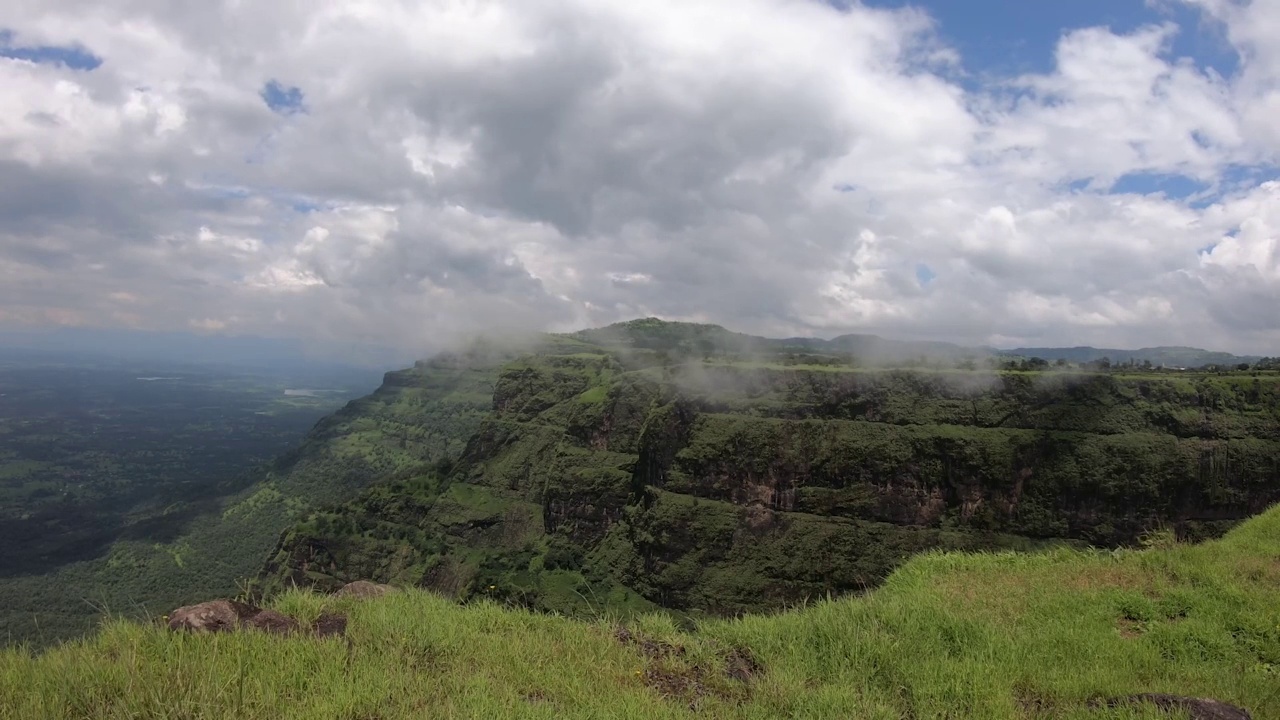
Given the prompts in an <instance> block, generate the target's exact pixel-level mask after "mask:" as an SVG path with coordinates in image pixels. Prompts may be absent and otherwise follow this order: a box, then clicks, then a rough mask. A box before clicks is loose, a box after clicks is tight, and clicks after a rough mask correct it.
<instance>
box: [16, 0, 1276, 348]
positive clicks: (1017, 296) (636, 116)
mask: <svg viewBox="0 0 1280 720" xmlns="http://www.w3.org/2000/svg"><path fill="white" fill-rule="evenodd" d="M1196 4H1198V5H1199V6H1200V7H1202V9H1203V10H1204V12H1205V13H1206V14H1207V17H1209V18H1212V19H1213V22H1219V23H1222V25H1223V27H1224V28H1226V36H1227V37H1228V38H1229V40H1230V42H1231V43H1232V44H1233V46H1234V47H1235V48H1237V49H1238V51H1239V52H1240V53H1241V54H1242V57H1243V60H1242V62H1241V67H1240V70H1239V72H1238V73H1237V74H1235V75H1233V76H1231V77H1226V78H1224V77H1220V76H1218V75H1217V74H1215V73H1214V72H1212V71H1209V70H1206V69H1204V68H1202V67H1199V66H1197V65H1196V64H1195V63H1194V62H1193V61H1190V60H1185V59H1180V58H1176V57H1172V56H1171V54H1170V45H1171V39H1172V37H1173V36H1174V34H1175V33H1179V32H1181V33H1186V32H1194V31H1195V29H1194V28H1187V27H1182V28H1179V27H1175V26H1172V25H1169V24H1153V25H1151V26H1148V27H1144V28H1140V29H1138V30H1136V31H1134V32H1133V33H1130V34H1126V35H1119V34H1115V33H1113V32H1111V31H1108V30H1106V29H1103V28H1082V29H1078V30H1074V31H1071V32H1069V33H1067V34H1065V35H1064V36H1063V37H1062V38H1061V41H1060V43H1059V45H1058V47H1057V50H1056V55H1055V57H1056V69H1055V71H1054V72H1051V73H1047V74H1043V75H1034V76H1024V77H1016V78H1006V79H1004V81H1002V82H999V83H995V84H989V85H986V86H975V85H974V84H973V82H975V81H973V80H972V78H970V79H969V80H968V83H969V84H966V85H961V84H960V83H959V81H958V80H956V77H957V74H958V73H957V69H958V67H959V65H960V64H962V63H963V62H964V58H963V57H960V56H959V55H958V54H957V53H956V51H955V50H954V49H952V48H949V47H947V46H946V45H945V44H944V43H942V42H941V41H940V40H939V39H938V37H937V36H936V35H935V33H934V31H935V27H934V25H933V21H932V20H931V19H930V18H929V17H928V16H927V15H926V14H925V13H923V12H920V11H916V10H900V11H885V10H873V9H869V8H866V7H863V6H858V5H855V6H854V7H853V8H851V9H850V10H848V11H847V12H839V11H837V10H835V9H833V8H831V7H829V6H827V5H825V4H823V3H819V2H816V1H808V0H743V1H742V2H738V3H735V4H734V6H733V10H732V12H725V6H724V4H723V3H721V2H713V1H712V0H680V1H679V2H677V1H676V0H661V1H655V2H651V3H642V4H637V3H633V2H622V1H621V0H607V1H600V0H596V1H592V2H587V1H586V0H579V1H573V2H563V1H562V2H550V0H543V1H536V0H531V1H529V2H519V3H516V2H502V1H498V0H485V1H479V2H469V3H456V2H447V1H445V0H432V1H429V2H419V3H398V2H392V3H372V2H363V1H360V0H333V1H331V2H323V3H318V4H301V5H299V4H293V3H275V4H271V5H270V6H263V7H261V8H258V7H255V8H254V9H253V11H252V12H249V11H248V10H247V9H245V8H244V7H243V6H239V5H237V4H217V3H210V4H205V5H202V6H199V7H187V8H183V9H181V10H179V9H178V8H176V7H175V6H173V5H172V4H170V3H161V2H158V1H154V0H136V1H135V2H129V3H124V2H111V3H89V2H87V0H68V1H67V2H60V3H47V2H35V1H34V0H15V1H14V2H10V3H7V4H6V5H5V8H4V9H3V10H0V27H8V28H12V29H14V31H15V33H16V35H15V37H16V38H17V40H18V41H21V42H27V43H29V44H44V45H59V44H62V45H66V44H72V43H80V44H83V45H84V46H85V47H87V48H88V49H89V50H91V51H92V52H94V53H95V54H97V55H98V56H100V57H101V58H102V59H103V63H102V65H101V66H100V67H99V68H97V69H96V70H93V71H92V72H82V71H74V70H69V69H66V68H62V67H58V66H55V65H50V64H36V63H30V62H21V61H13V60H5V59H0V171H2V172H0V278H3V279H4V282H2V283H0V307H5V308H6V309H7V310H6V313H5V315H4V317H3V318H0V320H3V321H5V322H18V321H23V322H77V323H88V324H104V325H109V324H119V323H125V322H126V321H127V323H126V324H130V325H140V326H146V327H155V328H184V327H200V328H203V329H207V330H210V331H219V330H225V331H228V332H230V331H235V332H258V333H263V334H271V335H296V336H305V337H317V338H329V339H332V338H345V339H348V340H349V341H350V342H351V343H359V342H361V341H368V342H380V343H393V344H400V345H402V346H404V347H407V348H413V349H415V350H418V349H420V350H424V351H425V350H427V349H429V348H431V347H436V346H439V345H440V344H441V343H444V342H447V341H449V340H450V339H452V338H456V337H459V336H461V335H464V334H466V333H467V332H468V331H470V330H473V329H495V328H496V329H503V328H511V329H529V328H536V327H545V328H554V329H565V328H568V327H573V326H581V325H585V324H599V323H605V322H609V321H613V320H618V319H623V318H626V317H630V316H635V315H642V314H659V315H662V316H666V317H672V318H683V319H705V320H711V321H716V322H721V323H723V324H726V325H729V326H731V327H733V328H735V329H741V330H748V331H759V332H768V333H780V334H796V333H806V332H819V333H836V332H847V331H855V330H856V331H871V332H880V333H884V334H889V335H895V336H921V337H939V338H947V339H954V340H961V341H966V342H972V343H983V342H1024V341H1025V342H1034V343H1036V344H1041V343H1072V344H1075V343H1095V344H1119V345H1131V346H1136V345H1143V344H1152V343H1174V342H1189V343H1194V344H1200V345H1214V346H1216V347H1222V348H1226V349H1234V350H1241V351H1258V352H1271V353H1276V352H1278V351H1277V345H1280V317H1272V316H1273V315H1276V314H1275V313H1274V312H1267V311H1265V305H1266V304H1267V303H1273V302H1274V301H1276V300H1277V299H1280V266H1278V265H1277V255H1276V254H1277V250H1276V242H1277V241H1276V238H1277V233H1278V228H1280V217H1277V209H1276V208H1277V206H1280V193H1278V192H1277V190H1276V187H1275V185H1267V184H1264V183H1263V182H1262V181H1261V179H1265V177H1266V176H1267V175H1268V174H1269V175H1271V176H1272V177H1274V176H1275V163H1276V161H1277V158H1278V153H1280V134H1277V133H1278V132H1280V131H1277V130H1276V129H1275V128H1276V126H1275V124H1274V122H1273V121H1271V120H1270V118H1273V117H1275V116H1276V110H1277V109H1280V51H1277V50H1276V49H1275V47H1276V46H1275V44H1274V43H1273V42H1270V40H1269V38H1272V37H1274V36H1275V33H1274V32H1271V31H1272V30H1275V29H1276V28H1280V6H1278V5H1277V3H1275V2H1264V1H1263V0H1255V1H1254V2H1253V3H1249V4H1241V3H1236V2H1226V1H1225V0H1221V1H1220V0H1196ZM270 81H277V82H279V83H280V84H281V85H283V86H289V87H294V86H296V87H297V88H299V89H300V90H301V92H302V93H303V96H304V98H303V104H304V106H305V108H306V110H305V112H300V113H292V114H288V115H284V116H282V115H277V114H274V113H272V112H271V110H270V109H269V108H267V107H266V105H265V103H264V102H263V100H262V98H261V97H260V96H259V92H260V91H261V90H262V88H263V87H264V85H266V84H267V83H268V82H270ZM1245 165H1249V166H1254V167H1255V169H1257V167H1258V166H1261V175H1260V176H1258V177H1259V178H1260V179H1253V180H1246V181H1241V180H1240V178H1241V177H1245V175H1242V170H1241V167H1242V166H1245ZM1168 174H1181V175H1185V176H1187V177H1190V178H1193V179H1195V180H1197V181H1199V182H1201V183H1202V184H1203V185H1204V186H1205V187H1206V188H1207V190H1206V191H1205V194H1204V195H1203V196H1202V197H1200V198H1199V199H1197V200H1196V201H1194V202H1193V201H1192V200H1191V199H1190V198H1182V197H1178V196H1169V195H1168V194H1161V193H1159V192H1149V193H1145V194H1139V193H1127V194H1126V193H1110V192H1109V191H1110V190H1111V188H1112V186H1113V183H1115V182H1116V181H1117V180H1119V179H1121V178H1125V177H1135V176H1151V175H1168ZM1248 177H1252V176H1248ZM836 188H841V190H840V191H838V190H837V189H836ZM1205 248H1211V249H1210V250H1205ZM1202 251H1203V252H1202ZM922 264H923V265H925V266H927V267H928V268H929V269H930V271H931V272H932V273H934V274H935V275H936V277H935V278H934V280H933V281H931V282H929V283H927V284H922V283H920V282H919V281H918V280H917V278H916V270H917V267H918V266H919V265H922ZM121 293H127V294H129V296H131V297H135V298H136V299H137V300H136V302H134V301H130V302H129V303H128V306H129V309H128V311H127V312H128V317H127V318H126V317H125V315H122V314H121V313H123V312H125V311H124V310H122V309H121V307H120V302H118V301H117V300H118V299H119V298H120V297H122V296H121V295H120V294H121ZM113 298H114V299H115V300H113Z"/></svg>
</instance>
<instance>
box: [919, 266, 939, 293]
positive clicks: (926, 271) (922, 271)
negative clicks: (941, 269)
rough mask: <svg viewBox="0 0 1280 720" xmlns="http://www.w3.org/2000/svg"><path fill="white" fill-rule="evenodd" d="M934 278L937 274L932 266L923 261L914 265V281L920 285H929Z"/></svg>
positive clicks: (936, 277)
mask: <svg viewBox="0 0 1280 720" xmlns="http://www.w3.org/2000/svg"><path fill="white" fill-rule="evenodd" d="M936 279H938V274H937V273H935V272H934V271H933V268H931V267H929V266H928V265H925V264H924V263H918V264H917V265H916V282H918V283H920V287H929V285H930V284H931V283H933V281H934V280H936Z"/></svg>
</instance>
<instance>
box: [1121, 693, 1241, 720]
mask: <svg viewBox="0 0 1280 720" xmlns="http://www.w3.org/2000/svg"><path fill="white" fill-rule="evenodd" d="M1110 704H1111V705H1112V706H1115V705H1137V704H1147V705H1154V706H1156V707H1158V708H1160V709H1161V710H1167V711H1170V712H1185V713H1187V716H1188V717H1190V718H1191V720H1253V716H1252V715H1250V714H1249V711H1247V710H1245V709H1243V708H1238V707H1236V706H1235V705H1228V704H1226V703H1224V702H1219V701H1218V700H1210V699H1208V698H1193V697H1182V696H1179V695H1166V694H1164V693H1142V694H1140V695H1130V696H1129V697H1126V698H1121V699H1120V700H1117V701H1113V702H1112V703H1110Z"/></svg>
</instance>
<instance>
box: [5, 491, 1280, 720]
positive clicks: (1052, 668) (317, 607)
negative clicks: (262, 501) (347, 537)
mask: <svg viewBox="0 0 1280 720" xmlns="http://www.w3.org/2000/svg"><path fill="white" fill-rule="evenodd" d="M1150 545H1151V547H1150V548H1149V549H1145V550H1126V551H1114V552H1103V551H1078V550H1068V549H1061V550H1053V551H1050V552H1046V553H1039V554H1017V553H1000V554H960V553H934V554H928V555H924V556H920V557H917V558H916V559H914V560H912V561H910V562H908V563H907V564H906V565H904V566H903V567H902V568H901V569H899V570H898V571H897V572H895V573H894V574H893V575H892V576H891V577H890V579H889V580H888V581H887V582H886V583H885V585H884V586H882V587H881V588H879V589H878V590H876V591H874V592H872V593H869V594H867V595H865V596H863V597H859V598H846V599H840V600H831V601H824V602H819V603H816V604H813V605H811V606H809V607H804V608H798V609H795V610H792V611H789V612H785V613H782V614H778V615H772V616H747V617H744V618H740V619H735V620H718V621H711V622H706V623H703V624H702V625H701V626H700V627H698V628H697V629H696V630H693V631H689V630H681V629H678V628H677V627H676V625H675V622H674V621H673V620H672V619H671V618H670V617H668V616H662V615H652V616H645V617H642V618H640V619H638V620H636V621H633V622H632V624H631V625H632V632H633V634H634V635H635V636H636V637H637V638H638V639H640V640H641V642H629V643H627V642H622V641H620V640H619V638H618V636H617V631H616V623H614V622H612V621H609V620H607V619H602V620H598V621H595V622H582V621H574V620H568V619H564V618H561V617H557V616H554V615H547V614H534V613H529V612H524V611H519V610H511V609H507V608H504V607H501V606H499V605H497V604H494V603H492V602H477V603H473V604H469V605H465V606H460V605H457V604H454V603H452V602H450V601H448V600H445V599H443V598H440V597H437V596H435V595H432V594H430V593H426V592H421V591H410V592H403V593H397V594H394V595H391V596H388V597H386V598H382V599H379V600H372V601H363V602H361V601H333V600H330V599H327V598H324V597H321V596H317V595H312V594H307V593H304V592H290V593H286V594H284V595H282V596H280V597H279V598H277V599H276V601H275V603H274V605H275V607H276V608H277V609H280V610H281V611H283V612H286V613H289V614H292V615H294V616H296V617H299V618H301V619H303V620H308V619H311V618H314V617H315V616H316V615H318V614H319V613H320V612H321V611H322V610H340V611H345V612H348V613H350V617H351V624H350V628H349V632H348V638H347V639H326V640H315V639H309V638H292V639H278V638H275V637H270V636H265V635H260V634H252V633H247V634H239V635H232V636H188V635H179V634H171V633H169V632H167V631H166V630H164V629H163V628H161V627H159V626H158V625H142V624H135V623H130V622H125V621H112V622H109V623H107V624H106V625H105V626H104V627H103V629H102V630H101V632H100V633H99V634H97V635H96V636H95V637H92V638H89V639H86V640H82V641H77V642H73V643H70V644H67V645H64V646H61V647H58V648H55V649H52V650H49V651H47V652H45V653H43V654H40V655H35V654H32V653H30V652H28V651H24V650H7V651H4V652H3V653H0V699H3V701H0V718H50V719H57V718H103V719H110V718H120V719H123V718H264V719H265V718H299V719H302V718H306V719H307V720H318V719H320V718H352V719H355V718H379V719H382V720H389V719H391V718H417V717H485V718H502V717H521V718H523V717H530V718H542V717H545V718H559V717H583V718H639V717H644V718H668V717H671V718H674V717H686V716H688V717H692V716H694V715H695V711H696V715H697V716H700V717H712V718H773V717H807V718H827V717H851V718H885V719H888V718H918V719H921V720H923V719H926V718H992V719H995V720H999V719H1001V718H1068V719H1070V718H1113V719H1119V718H1130V719H1132V718H1156V717H1170V716H1166V715H1159V714H1158V713H1156V712H1155V711H1154V710H1153V709H1151V708H1147V709H1141V708H1116V709H1111V710H1106V709H1102V708H1099V707H1097V706H1096V704H1095V703H1091V701H1094V700H1096V699H1098V698H1105V697H1113V696H1122V695H1128V694H1131V693H1138V692H1169V693H1175V694H1180V695H1192V696H1202V697H1214V698H1217V699H1220V700H1224V701H1228V702H1233V703H1236V704H1239V705H1242V706H1244V707H1246V708H1247V709H1249V710H1250V711H1251V712H1252V713H1253V714H1254V717H1258V718H1270V717H1280V508H1273V509H1272V510H1270V511H1268V512H1267V513H1266V514H1264V515H1262V516H1259V517H1256V518H1254V519H1252V520H1250V521H1248V522H1246V523H1244V524H1243V525H1241V526H1239V527H1238V528H1236V529H1235V530H1233V531H1232V532H1231V533H1229V534H1228V535H1227V536H1226V537H1224V538H1223V539H1221V540H1217V541H1212V542H1207V543H1204V544H1200V545H1179V544H1176V543H1172V542H1170V541H1169V540H1168V537H1167V536H1160V535H1156V536H1153V540H1152V542H1151V543H1150ZM644 641H648V650H649V651H648V652H645V651H644V647H645V643H644ZM676 648H680V650H677V649H676ZM744 650H745V651H747V652H749V653H750V655H751V656H752V657H754V659H755V660H756V661H757V662H758V664H759V666H760V668H761V669H760V670H759V671H757V672H755V673H754V674H753V676H752V677H751V679H749V680H745V681H744V680H741V679H738V678H734V677H730V675H729V674H728V673H727V672H726V670H727V669H729V667H730V666H731V664H732V663H733V662H734V661H733V657H734V656H735V654H737V655H740V654H741V653H742V652H743V651H744Z"/></svg>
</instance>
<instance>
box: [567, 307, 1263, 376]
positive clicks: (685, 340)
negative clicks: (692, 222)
mask: <svg viewBox="0 0 1280 720" xmlns="http://www.w3.org/2000/svg"><path fill="white" fill-rule="evenodd" d="M570 337H573V338H574V339H577V340H581V341H584V342H589V343H596V344H599V345H603V346H606V347H628V348H633V349H636V350H649V351H657V352H668V353H677V354H698V353H703V354H706V353H724V352H731V353H740V354H752V353H755V354H773V353H786V352H793V353H813V354H819V355H836V356H844V357H853V358H856V359H858V360H861V361H864V362H867V363H872V364H874V363H886V362H887V363H897V362H902V361H908V360H914V359H917V358H930V359H933V360H958V359H963V358H978V357H988V356H993V355H994V356H1004V357H1027V358H1031V357H1038V358H1043V359H1045V360H1050V361H1053V360H1065V361H1067V362H1071V363H1088V362H1095V361H1097V360H1101V359H1102V358H1107V359H1109V360H1110V361H1111V362H1112V363H1116V364H1121V363H1128V362H1130V361H1133V362H1136V363H1141V362H1143V361H1144V360H1149V361H1150V362H1151V364H1152V365H1156V366H1163V367H1187V368H1198V367H1203V366H1205V365H1236V364H1239V363H1244V362H1247V363H1251V364H1252V363H1254V362H1257V361H1258V360H1259V359H1261V358H1260V357H1259V356H1257V355H1233V354H1231V353H1226V352H1216V351H1212V350H1204V349H1201V348H1193V347H1177V346H1161V347H1150V348H1141V349H1138V350H1118V349H1113V348H1095V347H1088V346H1077V347H1039V348H1014V349H1012V350H1001V349H998V348H993V347H986V346H966V345H958V344H956V343H950V342H940V341H931V340H895V339H892V338H886V337H881V336H879V335H868V334H849V335H840V336H838V337H834V338H831V339H830V340H827V339H824V338H812V337H808V338H807V337H791V338H785V339H774V338H764V337H758V336H755V335H746V334H743V333H738V332H733V331H731V330H727V329H725V328H723V327H721V326H719V325H710V324H703V323H684V322H666V321H663V320H659V319H657V318H643V319H639V320H631V321H628V322H622V323H616V324H614V325H610V326H608V327H603V328H596V329H592V330H582V331H580V332H576V333H572V334H571V335H570Z"/></svg>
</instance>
